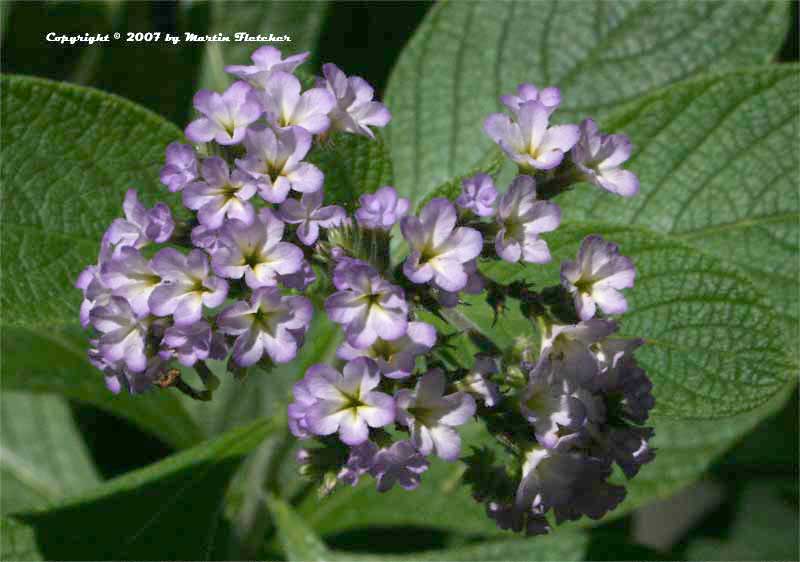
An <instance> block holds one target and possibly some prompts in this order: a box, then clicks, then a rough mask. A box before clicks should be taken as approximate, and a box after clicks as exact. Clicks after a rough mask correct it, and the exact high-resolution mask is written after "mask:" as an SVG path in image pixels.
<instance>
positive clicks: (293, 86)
mask: <svg viewBox="0 0 800 562" xmlns="http://www.w3.org/2000/svg"><path fill="white" fill-rule="evenodd" d="M300 90H301V86H300V81H299V80H298V79H297V78H296V77H295V76H293V75H291V74H289V73H287V72H280V71H278V72H273V73H272V75H271V76H270V77H269V78H267V80H266V81H265V82H264V90H263V91H259V92H258V96H259V98H260V101H261V106H262V108H263V109H264V112H265V113H266V116H267V121H269V122H270V123H271V124H273V125H274V126H275V127H291V126H293V125H296V126H298V127H302V128H304V129H305V130H306V131H308V132H309V133H312V134H315V135H317V134H320V133H323V132H325V131H326V130H327V129H328V127H329V125H330V120H329V119H328V113H329V112H330V111H331V109H333V107H334V105H336V98H334V97H333V94H331V93H330V92H328V91H327V90H325V89H324V88H312V89H310V90H306V91H305V92H303V94H302V95H300Z"/></svg>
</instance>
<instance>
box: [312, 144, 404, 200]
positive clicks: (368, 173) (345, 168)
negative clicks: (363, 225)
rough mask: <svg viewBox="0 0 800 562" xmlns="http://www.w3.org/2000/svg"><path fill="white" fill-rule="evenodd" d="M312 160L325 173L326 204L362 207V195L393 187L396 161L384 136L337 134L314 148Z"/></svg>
mask: <svg viewBox="0 0 800 562" xmlns="http://www.w3.org/2000/svg"><path fill="white" fill-rule="evenodd" d="M308 161H309V162H311V163H313V164H315V165H316V166H317V167H318V168H319V169H321V170H323V171H324V172H325V203H326V204H337V205H342V206H343V207H345V208H346V209H347V211H348V212H353V211H354V210H355V209H356V207H358V198H359V196H360V195H361V194H362V193H372V192H374V191H376V190H377V189H378V188H379V187H383V186H384V185H391V184H392V177H393V174H392V159H391V156H390V154H389V150H388V147H387V146H386V144H384V142H383V138H382V136H381V135H380V133H378V134H376V135H375V139H369V138H367V137H363V136H360V135H351V134H349V133H335V134H334V135H332V136H331V137H330V138H329V139H328V140H326V141H323V142H322V144H321V145H317V146H315V147H314V150H313V151H312V152H311V154H309V158H308Z"/></svg>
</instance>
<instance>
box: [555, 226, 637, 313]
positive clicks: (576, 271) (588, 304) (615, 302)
mask: <svg viewBox="0 0 800 562" xmlns="http://www.w3.org/2000/svg"><path fill="white" fill-rule="evenodd" d="M635 276H636V268H634V266H633V262H632V261H631V260H630V258H626V257H625V256H621V255H620V253H619V248H618V247H617V245H616V244H612V243H610V242H606V241H605V240H603V239H602V238H601V237H600V236H587V237H586V238H584V239H583V242H581V247H580V250H578V260H577V261H565V262H563V263H562V264H561V284H562V285H564V287H565V288H566V289H567V290H568V291H569V292H570V293H571V294H572V295H573V297H574V299H575V309H576V310H577V312H578V317H580V319H581V320H588V319H589V318H591V317H593V316H594V314H595V308H596V306H599V307H600V309H601V310H602V311H603V312H605V313H606V314H622V313H623V312H625V311H626V310H628V303H627V302H626V301H625V297H623V296H622V294H621V293H620V292H619V290H620V289H627V288H630V287H633V279H634V277H635Z"/></svg>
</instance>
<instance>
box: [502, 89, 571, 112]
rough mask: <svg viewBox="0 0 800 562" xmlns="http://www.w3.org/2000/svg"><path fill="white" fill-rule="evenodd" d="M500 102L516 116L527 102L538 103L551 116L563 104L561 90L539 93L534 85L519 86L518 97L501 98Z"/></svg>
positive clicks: (545, 90)
mask: <svg viewBox="0 0 800 562" xmlns="http://www.w3.org/2000/svg"><path fill="white" fill-rule="evenodd" d="M500 101H501V102H502V103H503V105H504V106H506V107H507V108H508V109H510V110H511V112H512V113H514V114H515V115H516V114H517V113H518V112H519V108H520V106H521V105H522V104H524V103H525V102H529V101H538V102H539V103H540V104H542V105H543V106H544V107H545V109H546V110H547V112H548V115H551V114H552V113H553V112H554V111H555V110H556V109H558V106H559V105H560V104H561V90H559V89H558V88H553V87H550V88H544V89H543V90H541V91H539V90H538V89H537V88H536V86H534V85H533V84H520V85H519V86H517V95H514V94H508V95H504V96H500Z"/></svg>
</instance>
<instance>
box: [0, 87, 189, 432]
mask: <svg viewBox="0 0 800 562" xmlns="http://www.w3.org/2000/svg"><path fill="white" fill-rule="evenodd" d="M0 84H1V85H2V117H3V128H2V137H0V139H1V140H2V142H1V143H0V144H1V145H2V148H1V149H0V162H1V163H2V170H0V178H1V179H2V185H3V191H2V200H1V201H0V209H1V210H0V224H2V227H3V237H2V244H1V245H0V251H2V257H1V258H0V260H2V261H0V263H1V264H2V270H3V273H2V275H3V292H2V296H0V304H1V305H2V324H0V325H2V337H3V347H4V349H8V350H13V351H11V352H10V353H7V354H6V356H5V357H4V361H3V377H2V380H3V386H4V387H6V388H16V389H30V390H35V391H37V392H48V391H52V392H60V393H64V394H65V395H67V396H70V397H72V398H77V399H80V400H85V401H88V402H91V403H93V404H96V405H98V406H100V407H102V408H105V409H108V410H109V411H111V412H112V413H117V414H120V415H123V416H126V417H130V418H131V419H133V421H135V422H137V423H139V424H140V425H143V426H144V427H147V428H148V429H150V430H152V431H154V432H155V433H156V434H157V435H160V436H161V437H162V438H163V439H165V440H166V441H167V442H169V443H172V444H176V445H186V444H189V443H192V442H194V441H196V440H197V437H198V431H197V429H196V427H195V426H194V424H193V423H192V422H191V420H190V419H189V418H188V416H187V415H186V413H185V412H184V411H183V408H182V407H181V406H180V404H179V403H178V401H177V399H176V398H175V397H174V396H172V395H171V394H168V393H158V394H157V395H153V396H148V397H146V398H144V399H133V398H131V397H113V396H111V395H110V394H109V393H108V391H107V390H106V389H105V385H104V384H103V381H102V377H101V376H99V374H98V373H97V371H96V370H95V369H91V368H90V367H89V364H88V362H87V361H86V360H85V358H84V354H85V350H86V342H85V339H84V337H83V336H82V335H80V332H79V325H78V307H79V305H80V301H81V295H80V291H78V290H77V289H75V288H74V287H73V285H74V282H75V279H76V278H77V276H78V274H79V273H80V271H81V270H82V269H83V268H84V267H86V266H87V265H89V264H92V263H95V261H96V260H97V253H98V251H99V245H100V238H101V236H102V233H103V232H104V231H105V229H106V228H107V227H108V225H109V224H110V223H111V221H112V220H113V219H114V218H116V217H118V216H121V215H122V200H123V198H124V194H125V191H126V190H127V189H129V188H136V189H137V190H139V193H140V195H141V197H142V199H143V200H144V201H145V202H146V203H147V204H148V205H152V204H153V203H154V202H155V200H156V199H166V200H169V201H174V200H175V198H174V197H173V198H170V197H168V196H169V195H170V194H169V193H168V192H167V191H166V189H165V188H163V186H161V185H160V183H159V182H158V170H159V169H160V167H161V166H162V165H163V151H164V147H165V146H166V145H167V144H168V143H169V142H171V141H173V140H176V139H178V138H180V137H181V133H180V131H178V130H177V129H176V128H175V127H174V126H172V125H170V124H169V123H167V122H166V121H164V120H162V119H161V118H159V117H157V116H156V115H154V114H152V113H150V112H148V111H146V110H144V109H142V108H140V107H138V106H136V105H134V104H132V103H130V102H127V101H125V100H122V99H120V98H117V97H115V96H111V95H107V94H102V93H100V92H98V91H95V90H90V89H85V88H79V87H74V86H68V85H65V84H57V83H55V82H49V81H46V80H40V79H34V78H24V77H19V76H4V77H3V78H2V81H1V82H0Z"/></svg>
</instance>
